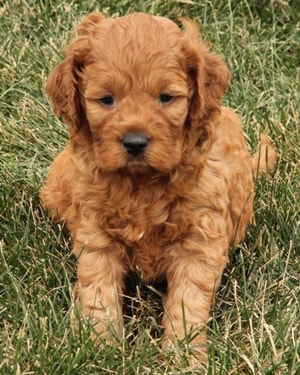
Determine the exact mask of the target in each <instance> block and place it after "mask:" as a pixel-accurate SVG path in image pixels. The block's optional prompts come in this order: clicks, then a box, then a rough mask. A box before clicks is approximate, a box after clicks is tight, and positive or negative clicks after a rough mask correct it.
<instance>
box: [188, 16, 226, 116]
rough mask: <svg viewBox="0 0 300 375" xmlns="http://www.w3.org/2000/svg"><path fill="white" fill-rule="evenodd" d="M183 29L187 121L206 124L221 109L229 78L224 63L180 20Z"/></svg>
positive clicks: (196, 31) (192, 23)
mask: <svg viewBox="0 0 300 375" xmlns="http://www.w3.org/2000/svg"><path fill="white" fill-rule="evenodd" d="M181 21H182V23H183V25H184V26H185V32H184V45H183V50H184V53H185V56H186V62H187V68H188V72H189V77H190V96H191V98H190V111H189V116H190V120H194V121H197V122H199V121H201V120H206V119H208V118H209V116H210V115H211V114H212V113H213V112H214V111H218V110H220V108H221V101H222V97H223V94H224V92H225V91H226V89H227V87H228V85H229V82H230V78H231V74H230V72H229V70H228V68H227V66H226V64H225V63H224V61H223V60H222V59H221V58H220V57H219V56H217V55H215V54H213V53H211V52H210V51H209V50H208V47H207V46H206V45H205V43H203V42H202V41H200V40H199V38H198V34H199V30H198V27H197V26H196V24H195V23H194V22H192V21H190V20H184V19H183V20H181Z"/></svg>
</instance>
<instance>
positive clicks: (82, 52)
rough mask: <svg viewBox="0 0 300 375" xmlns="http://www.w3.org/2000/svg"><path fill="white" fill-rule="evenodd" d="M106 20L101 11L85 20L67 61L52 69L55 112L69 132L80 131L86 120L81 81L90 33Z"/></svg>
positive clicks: (50, 88) (50, 80) (49, 90)
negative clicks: (81, 94) (82, 102)
mask: <svg viewBox="0 0 300 375" xmlns="http://www.w3.org/2000/svg"><path fill="white" fill-rule="evenodd" d="M103 19H104V17H103V16H102V14H100V13H92V14H90V15H89V16H88V17H87V18H86V19H84V20H83V21H82V23H81V24H80V25H79V26H78V27H77V29H76V31H77V32H80V33H81V35H80V36H78V37H76V38H75V39H74V40H73V41H72V42H71V43H70V45H69V46H68V47H67V49H66V58H65V60H64V61H63V62H62V63H61V64H60V65H58V66H57V67H56V68H55V69H54V70H53V71H52V72H51V74H50V76H49V78H48V80H47V83H46V92H47V95H48V97H49V99H50V100H51V102H52V104H53V107H54V110H55V114H56V115H57V116H62V117H63V120H64V122H65V123H66V124H67V125H68V128H69V132H70V134H74V133H76V132H77V131H79V129H80V128H81V127H82V126H83V125H84V124H85V123H86V121H87V120H86V117H85V112H84V108H83V106H82V104H81V101H80V87H79V86H80V85H79V83H80V78H81V76H82V73H83V70H84V66H85V64H86V63H87V62H88V58H89V52H90V40H89V39H90V35H91V34H92V33H93V31H94V30H95V26H96V25H97V24H98V23H99V22H101V21H102V20H103Z"/></svg>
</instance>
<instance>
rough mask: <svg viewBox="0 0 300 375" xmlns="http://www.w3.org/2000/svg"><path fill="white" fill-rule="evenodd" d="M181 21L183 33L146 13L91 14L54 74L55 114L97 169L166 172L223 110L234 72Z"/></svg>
mask: <svg viewBox="0 0 300 375" xmlns="http://www.w3.org/2000/svg"><path fill="white" fill-rule="evenodd" d="M183 23H184V26H185V32H182V31H181V30H180V29H179V27H178V26H177V25H176V24H175V23H173V22H171V21H170V20H168V19H165V18H162V17H154V16H150V15H146V14H143V13H136V14H131V15H128V16H125V17H121V18H117V19H105V18H104V17H103V16H102V15H101V14H96V13H95V14H91V15H90V16H88V17H87V18H86V19H85V20H84V21H83V22H82V23H81V24H80V25H79V27H78V28H77V31H78V33H79V34H80V35H79V36H77V37H76V38H75V39H74V40H73V41H72V42H71V44H70V45H69V46H68V47H67V55H66V58H65V60H64V61H63V62H62V64H60V65H59V66H57V67H56V68H55V69H54V71H53V72H52V73H51V75H50V77H49V79H48V82H47V85H46V91H47V93H48V96H49V97H50V99H51V101H52V103H53V105H54V108H55V111H56V114H57V115H61V116H62V117H63V118H64V121H65V123H66V124H67V125H68V127H69V133H70V137H71V139H75V138H76V139H78V137H84V138H86V142H88V143H89V144H90V147H91V148H92V150H93V155H94V161H95V163H96V164H97V166H98V167H99V168H100V169H102V170H105V171H108V172H110V171H118V170H127V171H136V170H141V171H143V170H147V169H149V168H150V169H151V170H156V171H160V172H164V173H168V172H169V171H171V170H173V169H174V168H176V166H177V165H178V164H179V163H180V161H181V159H182V157H183V154H184V153H187V150H189V152H191V151H192V149H193V147H196V145H197V147H198V148H199V147H200V148H201V145H200V146H199V143H201V142H200V141H199V140H200V138H201V137H202V138H203V132H202V130H203V129H201V127H204V124H205V123H207V120H208V119H209V117H210V116H211V114H212V113H214V112H215V111H218V110H219V109H220V106H221V99H222V96H223V93H224V91H225V90H226V88H227V85H228V83H229V79H230V74H229V72H228V69H227V67H226V65H225V64H224V63H223V61H222V60H221V59H220V58H219V57H217V56H215V55H213V54H211V53H210V52H209V51H208V49H207V47H206V46H205V45H204V44H203V43H202V42H200V41H199V40H198V30H197V28H196V26H195V25H194V24H193V23H192V22H191V21H183ZM200 134H201V136H200ZM198 138H199V139H198ZM187 144H189V146H187Z"/></svg>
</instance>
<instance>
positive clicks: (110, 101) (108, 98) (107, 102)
mask: <svg viewBox="0 0 300 375" xmlns="http://www.w3.org/2000/svg"><path fill="white" fill-rule="evenodd" d="M99 100H100V103H101V104H103V105H104V106H106V107H110V106H112V105H114V104H115V99H114V97H113V96H112V95H105V96H103V97H102V98H100V99H99Z"/></svg>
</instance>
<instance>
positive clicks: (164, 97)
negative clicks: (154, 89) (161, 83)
mask: <svg viewBox="0 0 300 375" xmlns="http://www.w3.org/2000/svg"><path fill="white" fill-rule="evenodd" d="M173 99H174V96H172V95H169V94H164V93H163V94H160V95H159V101H160V102H161V103H162V104H167V103H171V102H172V101H173Z"/></svg>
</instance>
